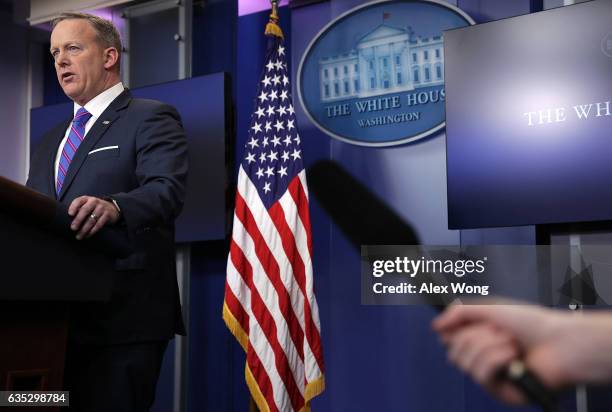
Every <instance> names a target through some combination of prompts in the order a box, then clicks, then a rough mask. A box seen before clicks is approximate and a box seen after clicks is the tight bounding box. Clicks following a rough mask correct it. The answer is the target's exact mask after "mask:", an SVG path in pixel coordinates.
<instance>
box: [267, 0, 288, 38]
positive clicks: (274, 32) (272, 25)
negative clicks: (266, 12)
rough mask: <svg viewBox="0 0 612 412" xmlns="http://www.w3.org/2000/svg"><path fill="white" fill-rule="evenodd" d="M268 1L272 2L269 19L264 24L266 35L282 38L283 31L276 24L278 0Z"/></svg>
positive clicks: (277, 19)
mask: <svg viewBox="0 0 612 412" xmlns="http://www.w3.org/2000/svg"><path fill="white" fill-rule="evenodd" d="M270 3H271V4H272V13H270V21H269V22H268V24H267V25H266V31H265V34H266V36H276V37H280V38H281V39H283V38H284V36H283V31H282V30H281V28H280V26H279V25H278V21H279V18H278V0H270Z"/></svg>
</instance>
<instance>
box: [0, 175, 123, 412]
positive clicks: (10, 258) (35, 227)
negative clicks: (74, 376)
mask: <svg viewBox="0 0 612 412" xmlns="http://www.w3.org/2000/svg"><path fill="white" fill-rule="evenodd" d="M71 219H72V218H71V217H70V216H68V214H67V207H66V206H65V205H63V204H60V203H59V202H57V201H55V200H54V199H51V198H49V197H46V196H44V195H42V194H40V193H38V192H35V191H33V190H30V189H28V188H26V187H25V186H22V185H19V184H17V183H15V182H12V181H10V180H8V179H5V178H2V177H0V336H1V338H0V390H7V391H24V390H42V391H47V390H48V391H53V390H63V387H62V384H63V372H64V360H65V352H66V343H67V337H68V322H69V319H70V307H71V306H74V304H76V303H78V302H104V301H108V300H109V299H110V296H111V290H112V276H109V273H112V271H113V269H114V265H115V260H116V258H119V257H125V256H127V255H129V253H130V252H131V251H130V248H129V240H128V238H127V235H126V234H125V233H123V232H122V231H121V230H119V229H117V228H104V229H103V230H101V231H100V232H98V233H97V234H96V235H94V236H93V237H92V238H91V239H90V240H84V241H77V240H76V239H75V233H74V232H72V231H71V230H70V227H69V226H70V222H71ZM98 235H100V236H98ZM46 410H50V409H46ZM55 410H59V409H55Z"/></svg>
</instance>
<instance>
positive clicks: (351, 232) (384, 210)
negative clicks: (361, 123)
mask: <svg viewBox="0 0 612 412" xmlns="http://www.w3.org/2000/svg"><path fill="white" fill-rule="evenodd" d="M307 178H308V190H309V192H310V193H312V194H313V195H314V196H315V198H316V199H317V200H318V202H319V203H320V205H321V207H322V208H323V209H324V210H325V211H326V212H327V213H328V214H329V216H330V217H331V219H332V221H334V222H335V223H336V225H338V227H339V228H340V230H341V231H342V232H343V233H344V234H345V236H346V237H347V238H348V240H349V241H350V242H351V244H352V245H353V246H354V247H356V248H357V249H359V248H360V247H361V246H362V245H418V244H419V241H418V237H417V235H416V232H415V231H414V230H413V229H412V228H411V227H410V225H408V224H407V223H406V222H405V221H404V219H402V218H401V217H400V216H399V215H398V214H397V213H396V212H395V211H393V210H392V209H391V208H390V207H389V206H388V205H387V204H386V203H385V202H384V201H383V200H381V199H379V198H378V197H377V196H376V195H374V194H372V192H370V191H369V190H368V189H367V188H366V187H365V186H363V185H362V184H361V183H360V182H359V181H357V179H355V178H354V177H353V176H351V175H350V174H349V173H347V172H346V171H345V170H344V169H343V168H342V167H340V166H339V165H338V164H337V163H336V162H333V161H331V160H320V161H318V162H316V163H315V164H313V165H312V166H311V167H310V168H308V170H307ZM450 300H453V299H450ZM456 300H457V299H455V301H456ZM448 303H450V302H448ZM431 306H432V307H434V308H435V309H436V310H438V311H442V310H444V308H445V306H443V305H440V302H439V301H438V300H436V301H435V302H434V301H432V302H431ZM499 377H500V379H507V380H508V381H510V382H512V383H513V384H514V385H515V386H516V387H517V388H518V389H519V390H521V392H522V393H523V394H524V395H525V396H526V397H527V399H529V400H530V401H531V402H533V403H534V404H537V405H538V406H540V407H541V408H542V410H543V411H544V412H554V411H556V397H555V395H554V394H553V393H552V392H551V391H550V390H549V389H548V388H546V386H544V384H543V383H542V382H541V381H540V379H539V378H538V377H537V376H536V375H534V374H533V373H532V372H531V371H530V370H529V369H528V368H527V367H526V366H525V364H524V362H523V361H521V360H519V359H517V360H515V361H513V362H512V363H511V364H510V365H509V366H508V367H507V368H506V370H503V371H500V373H499Z"/></svg>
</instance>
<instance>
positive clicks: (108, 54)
mask: <svg viewBox="0 0 612 412" xmlns="http://www.w3.org/2000/svg"><path fill="white" fill-rule="evenodd" d="M117 64H119V52H118V51H117V49H116V48H114V47H109V48H108V49H106V50H104V68H105V69H107V70H110V69H111V68H113V67H114V66H115V65H117Z"/></svg>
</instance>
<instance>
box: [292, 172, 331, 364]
mask: <svg viewBox="0 0 612 412" xmlns="http://www.w3.org/2000/svg"><path fill="white" fill-rule="evenodd" d="M288 190H289V193H291V197H292V198H293V201H294V202H295V204H296V205H297V210H298V214H299V216H300V220H301V221H302V224H303V225H304V229H305V230H306V236H307V237H308V250H309V252H310V256H311V257H312V232H311V230H310V213H309V211H308V197H307V196H306V192H305V191H304V186H302V181H301V180H300V179H299V176H298V177H297V178H296V179H294V180H293V181H292V182H291V183H290V184H289V188H288ZM312 283H313V289H314V278H313V279H312ZM306 299H308V297H307V298H306ZM305 316H306V337H307V339H308V343H309V344H310V348H311V349H312V352H313V353H314V355H315V358H316V359H317V364H318V365H319V369H320V370H321V372H324V371H325V368H324V364H323V350H322V348H321V334H320V332H319V329H318V328H317V326H316V325H315V323H314V321H313V319H312V312H311V308H310V305H308V306H307V307H306V313H305Z"/></svg>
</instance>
